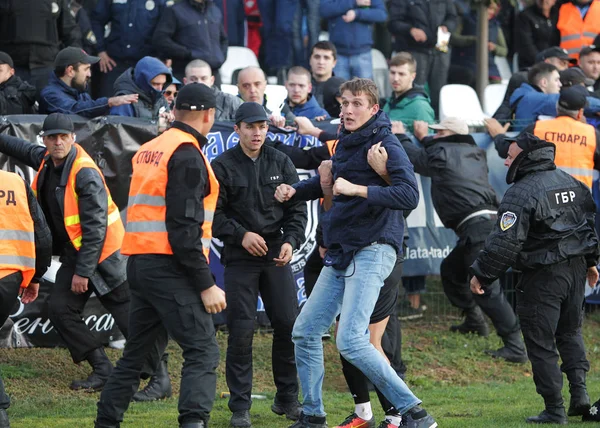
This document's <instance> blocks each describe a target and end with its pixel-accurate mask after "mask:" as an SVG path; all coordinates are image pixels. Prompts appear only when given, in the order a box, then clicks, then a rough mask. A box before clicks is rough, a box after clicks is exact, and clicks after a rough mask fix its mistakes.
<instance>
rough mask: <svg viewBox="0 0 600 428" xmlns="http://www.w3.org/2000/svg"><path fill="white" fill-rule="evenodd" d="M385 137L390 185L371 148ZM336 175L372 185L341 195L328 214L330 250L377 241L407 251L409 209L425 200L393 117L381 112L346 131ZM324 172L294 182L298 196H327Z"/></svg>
mask: <svg viewBox="0 0 600 428" xmlns="http://www.w3.org/2000/svg"><path fill="white" fill-rule="evenodd" d="M379 142H382V146H383V147H385V149H386V151H387V153H388V162H387V170H388V174H389V176H390V179H391V181H392V185H391V186H389V185H388V184H387V183H386V182H385V181H384V180H383V179H382V178H381V177H380V176H379V175H377V173H376V172H375V171H374V170H373V169H372V168H371V167H370V166H369V164H368V162H367V152H368V151H369V149H370V148H371V146H373V145H374V144H376V143H379ZM331 160H332V161H333V168H332V172H333V178H334V180H335V179H337V178H340V177H342V178H345V179H346V180H348V181H349V182H351V183H353V184H359V185H362V186H368V197H367V198H366V199H365V198H361V197H358V196H355V197H350V196H343V195H341V196H335V197H334V198H333V206H332V207H331V209H329V211H326V212H325V213H323V215H322V217H321V225H322V226H323V241H324V244H325V246H326V247H327V248H328V249H331V248H336V247H341V249H342V251H343V253H344V254H348V253H352V252H354V251H356V250H360V249H361V248H364V247H366V246H368V245H369V244H371V243H373V242H376V241H378V242H380V243H387V244H390V245H392V246H394V247H395V248H396V251H397V252H398V254H399V255H401V254H402V241H403V236H404V217H403V212H402V211H403V210H413V209H415V208H416V206H417V204H418V203H419V189H418V187H417V181H416V178H415V173H414V171H413V165H412V164H411V163H410V161H409V160H408V156H407V155H406V152H405V151H404V149H403V148H402V146H401V145H400V143H399V141H398V139H397V138H396V136H395V135H394V134H392V131H391V122H390V119H389V118H388V116H387V115H386V114H385V113H384V112H382V111H380V112H378V113H377V114H376V115H375V116H374V117H373V118H372V119H371V120H370V121H369V122H367V123H366V124H365V125H364V126H363V127H362V128H361V129H359V130H357V131H355V132H352V133H350V132H348V131H345V130H342V133H341V134H340V139H339V142H338V145H337V147H336V152H335V154H334V155H333V157H332V158H331ZM319 180H320V177H319V175H316V176H314V177H312V178H310V179H308V180H304V181H301V182H299V183H297V184H295V185H294V188H295V189H296V194H295V196H294V198H299V199H302V200H311V199H317V198H321V197H323V192H322V190H321V185H320V183H319Z"/></svg>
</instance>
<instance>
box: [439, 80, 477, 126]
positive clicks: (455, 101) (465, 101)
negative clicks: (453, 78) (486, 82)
mask: <svg viewBox="0 0 600 428" xmlns="http://www.w3.org/2000/svg"><path fill="white" fill-rule="evenodd" d="M446 117H458V118H460V119H463V120H465V121H466V122H467V124H468V125H469V126H482V125H483V119H485V118H486V117H487V115H486V114H485V113H484V112H483V110H482V109H481V104H480V103H479V98H478V97H477V93H476V92H475V90H474V89H473V88H471V87H470V86H467V85H446V86H444V87H442V90H441V91H440V120H442V119H444V118H446Z"/></svg>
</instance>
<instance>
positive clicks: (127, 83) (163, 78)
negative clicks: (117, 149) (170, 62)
mask: <svg viewBox="0 0 600 428" xmlns="http://www.w3.org/2000/svg"><path fill="white" fill-rule="evenodd" d="M172 81H173V76H172V75H171V71H170V70H169V69H168V68H167V66H166V65H165V64H163V63H162V62H161V61H160V60H159V59H157V58H154V57H151V56H146V57H144V58H142V59H140V60H139V61H138V62H137V64H136V65H135V67H134V68H129V69H128V70H126V71H125V72H124V73H123V74H121V75H120V76H119V77H118V79H117V81H116V82H115V95H125V94H139V100H138V102H137V103H135V104H129V105H122V106H118V107H113V108H111V109H110V114H111V115H115V116H129V117H139V118H141V119H148V120H158V118H159V117H160V116H162V115H164V114H168V113H169V112H170V108H169V103H168V101H167V100H166V99H165V97H164V96H163V90H164V88H167V87H168V86H169V85H170V84H171V82H172Z"/></svg>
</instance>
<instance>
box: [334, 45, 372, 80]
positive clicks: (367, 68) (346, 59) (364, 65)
mask: <svg viewBox="0 0 600 428" xmlns="http://www.w3.org/2000/svg"><path fill="white" fill-rule="evenodd" d="M333 71H334V72H335V75H336V76H337V77H341V78H342V79H346V80H350V79H352V78H353V77H364V78H366V79H372V78H373V60H372V58H371V51H368V52H364V53H361V54H358V55H352V56H346V55H340V54H339V53H338V58H337V63H336V65H335V68H334V69H333Z"/></svg>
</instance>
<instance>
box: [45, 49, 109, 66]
mask: <svg viewBox="0 0 600 428" xmlns="http://www.w3.org/2000/svg"><path fill="white" fill-rule="evenodd" d="M98 61H100V58H99V57H97V56H92V55H88V54H87V52H86V51H84V50H83V49H81V48H76V47H73V46H70V47H68V48H64V49H63V50H62V51H60V52H59V53H58V55H56V58H55V59H54V67H68V66H69V65H73V64H77V63H78V62H79V63H81V64H96V63H97V62H98Z"/></svg>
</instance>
